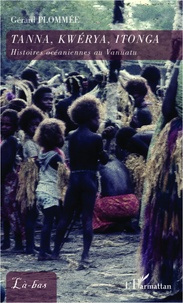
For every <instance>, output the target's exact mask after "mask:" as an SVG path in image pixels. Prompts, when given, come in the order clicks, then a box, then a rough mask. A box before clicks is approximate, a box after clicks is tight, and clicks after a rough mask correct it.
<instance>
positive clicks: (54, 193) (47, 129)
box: [34, 118, 65, 261]
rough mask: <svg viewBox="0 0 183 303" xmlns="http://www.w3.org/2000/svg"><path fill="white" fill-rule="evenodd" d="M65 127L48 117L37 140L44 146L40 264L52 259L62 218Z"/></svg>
mask: <svg viewBox="0 0 183 303" xmlns="http://www.w3.org/2000/svg"><path fill="white" fill-rule="evenodd" d="M64 131H65V126H64V124H63V122H62V121H59V120H57V119H54V118H46V119H45V120H44V121H42V122H41V123H40V125H39V127H38V128H37V130H36V133H35V136H34V139H35V141H36V142H37V143H38V144H39V145H40V146H41V147H42V151H41V153H40V155H39V164H40V171H39V181H38V186H37V189H36V196H37V202H38V204H40V206H41V208H42V211H43V215H44V222H43V227H42V231H41V243H40V252H39V256H38V261H44V260H49V259H50V256H49V255H48V253H51V250H50V236H51V230H52V225H53V220H54V218H56V219H58V216H59V215H60V210H61V208H60V191H59V187H58V173H57V170H58V168H59V165H58V163H64V154H63V152H62V151H61V150H60V148H61V147H62V146H63V144H64V136H63V134H64Z"/></svg>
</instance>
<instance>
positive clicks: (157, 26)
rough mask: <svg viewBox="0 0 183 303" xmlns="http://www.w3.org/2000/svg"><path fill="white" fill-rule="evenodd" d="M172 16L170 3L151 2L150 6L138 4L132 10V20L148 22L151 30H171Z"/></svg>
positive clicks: (172, 11) (172, 7)
mask: <svg viewBox="0 0 183 303" xmlns="http://www.w3.org/2000/svg"><path fill="white" fill-rule="evenodd" d="M174 5H175V3H174ZM174 14H175V11H174V6H173V3H172V1H171V2H170V1H166V2H161V1H152V5H140V4H139V5H136V6H134V9H133V18H136V19H137V20H138V21H140V22H148V23H149V24H150V27H149V29H152V30H172V24H173V18H174Z"/></svg>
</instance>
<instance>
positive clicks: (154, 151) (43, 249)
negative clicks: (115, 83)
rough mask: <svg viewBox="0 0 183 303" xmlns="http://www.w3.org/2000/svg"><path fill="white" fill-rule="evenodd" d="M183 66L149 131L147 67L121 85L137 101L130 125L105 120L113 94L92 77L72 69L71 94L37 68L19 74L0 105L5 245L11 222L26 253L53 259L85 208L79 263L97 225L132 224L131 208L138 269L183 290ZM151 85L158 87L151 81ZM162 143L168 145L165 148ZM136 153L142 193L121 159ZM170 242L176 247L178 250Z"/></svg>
mask: <svg viewBox="0 0 183 303" xmlns="http://www.w3.org/2000/svg"><path fill="white" fill-rule="evenodd" d="M156 71H157V70H156ZM181 72H182V65H181V64H179V62H178V63H176V64H175V67H174V71H173V73H172V80H171V82H170V85H169V87H168V89H167V92H166V95H165V98H164V101H163V103H162V117H163V118H161V121H157V127H156V128H154V129H153V131H152V130H151V129H150V131H149V130H148V128H147V130H146V131H143V132H141V131H139V130H140V129H141V127H143V126H147V125H152V122H153V114H152V112H151V109H150V107H149V105H148V102H146V100H145V96H146V95H147V92H148V89H151V87H150V84H149V86H148V83H147V81H146V80H144V78H143V77H137V79H135V78H133V79H130V80H129V81H128V82H127V84H126V86H125V90H126V93H127V94H128V95H129V103H130V104H131V105H132V108H133V112H132V115H131V118H130V120H129V122H128V125H120V126H119V125H116V124H115V123H112V122H111V121H108V122H107V123H105V124H104V127H103V129H102V130H101V129H100V124H101V123H100V122H101V117H102V110H103V107H104V104H103V103H105V102H107V100H106V101H105V102H101V100H100V99H99V98H96V94H95V89H94V90H92V89H91V90H90V91H89V90H88V89H87V79H86V77H84V76H82V75H80V74H79V73H77V72H74V73H71V74H69V75H68V76H67V78H66V81H65V87H66V91H67V96H65V97H64V98H62V99H60V100H59V99H58V98H57V101H56V102H55V96H54V90H53V88H52V87H50V86H49V85H45V84H44V85H39V78H38V73H37V71H35V70H32V69H26V70H25V71H24V72H23V73H22V75H21V80H20V82H21V81H22V82H23V83H24V85H19V82H15V84H14V86H13V89H12V92H11V93H9V95H8V94H6V98H7V100H6V102H4V103H3V104H2V107H1V170H2V178H1V195H2V219H3V233H4V236H3V243H2V247H1V249H4V250H5V249H9V248H10V232H13V234H14V240H15V247H14V249H15V250H16V251H19V250H22V249H23V242H22V241H23V240H24V239H25V242H26V247H25V253H27V254H32V253H35V250H38V251H39V252H38V260H39V261H45V260H56V259H58V258H59V253H60V247H61V245H62V244H63V242H64V236H65V233H66V231H67V228H68V226H69V224H70V223H71V221H72V219H73V216H74V214H75V212H78V211H79V215H80V214H81V215H82V217H81V219H82V226H83V251H82V254H81V263H85V262H86V263H87V262H90V260H89V250H90V247H91V243H92V238H93V231H96V232H106V231H110V230H111V229H112V230H113V228H114V229H115V228H116V227H119V224H121V223H122V226H123V229H124V230H128V228H129V224H130V223H131V219H132V218H135V220H136V222H137V226H138V232H139V231H140V228H141V235H142V237H141V238H142V239H141V244H140V245H141V259H142V262H141V269H142V270H143V274H144V276H146V275H148V274H149V275H148V282H147V280H146V281H145V282H147V283H150V284H153V283H155V282H156V281H159V283H160V282H162V283H163V284H171V285H172V290H173V292H177V291H178V290H180V284H181V194H182V184H181V176H180V175H181V166H180V159H179V156H180V155H181V151H180V146H181V139H182V124H181V115H180V114H181V110H182V107H181V93H180V85H181V80H180V79H181V78H180V77H181V76H180V75H181ZM158 76H159V74H158ZM16 84H18V85H19V87H18V92H17V87H16ZM98 84H99V83H98ZM25 86H26V89H25ZM104 86H105V85H104ZM172 87H173V89H172ZM103 88H104V87H103ZM152 93H153V94H155V93H156V90H155V87H154V86H153V88H152ZM8 98H9V99H8ZM126 110H127V112H128V109H127V108H126ZM127 114H129V112H128V113H127ZM159 120H160V119H159ZM160 138H161V140H162V142H160ZM112 140H114V141H115V143H114V146H115V147H114V152H113V153H112V152H109V151H111V150H112V149H109V150H108V152H106V150H105V143H106V142H110V144H111V142H112ZM163 142H165V143H163ZM161 145H162V148H163V147H165V146H166V155H165V156H163V154H164V150H163V149H162V148H160V147H161ZM130 154H134V155H135V156H136V155H138V156H139V157H141V158H142V159H143V163H145V165H146V166H144V170H146V172H147V170H148V173H147V174H146V175H145V180H144V183H143V184H144V186H143V192H142V193H141V197H140V198H139V197H137V196H136V194H135V190H134V187H135V184H134V182H133V178H132V176H131V173H130V171H129V170H128V168H127V166H126V165H125V161H126V159H127V157H128V155H130ZM135 159H136V158H135ZM158 165H159V166H158ZM156 170H157V171H156ZM144 173H145V171H143V172H142V174H144ZM39 210H41V211H42V213H43V223H42V229H41V238H40V247H39V248H37V247H36V246H35V243H34V232H35V228H36V222H37V218H38V211H39ZM139 218H140V220H139ZM139 222H140V223H139ZM141 222H142V223H141ZM54 223H55V225H56V235H55V239H54V247H53V250H52V249H51V233H52V227H53V224H54ZM154 226H155V228H154ZM131 227H132V226H130V228H131ZM130 230H131V229H130ZM133 231H134V230H133ZM172 243H174V244H172ZM172 247H176V251H174V253H173V252H172V250H171V249H172ZM157 251H158V253H157ZM170 272H171V275H169V274H168V273H170Z"/></svg>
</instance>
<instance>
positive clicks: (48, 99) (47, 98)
mask: <svg viewBox="0 0 183 303" xmlns="http://www.w3.org/2000/svg"><path fill="white" fill-rule="evenodd" d="M52 107H53V94H52V93H44V94H43V96H42V98H41V100H40V102H39V108H40V109H42V110H43V111H44V112H46V113H49V112H50V111H51V110H52Z"/></svg>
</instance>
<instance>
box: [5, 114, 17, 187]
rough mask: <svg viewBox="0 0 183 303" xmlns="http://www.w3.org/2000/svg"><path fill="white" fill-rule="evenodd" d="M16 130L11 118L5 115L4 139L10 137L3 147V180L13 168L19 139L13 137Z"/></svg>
mask: <svg viewBox="0 0 183 303" xmlns="http://www.w3.org/2000/svg"><path fill="white" fill-rule="evenodd" d="M15 131H16V127H15V125H14V124H13V123H12V121H11V118H10V117H8V116H4V117H2V119H1V136H2V139H3V140H6V139H8V142H5V143H4V144H3V145H2V147H1V155H2V157H1V159H2V158H3V159H2V162H1V172H2V174H1V178H2V179H1V181H3V180H4V178H5V176H6V174H7V173H8V172H9V171H10V170H11V169H12V167H13V164H14V161H15V156H16V151H17V140H16V138H14V137H13V135H14V133H15ZM10 146H11V148H10Z"/></svg>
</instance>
